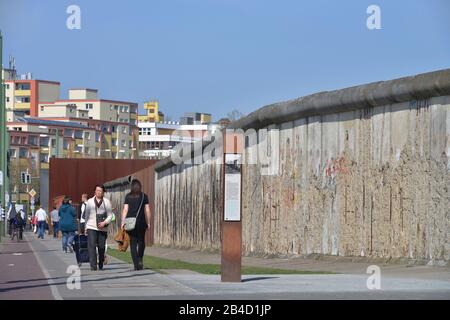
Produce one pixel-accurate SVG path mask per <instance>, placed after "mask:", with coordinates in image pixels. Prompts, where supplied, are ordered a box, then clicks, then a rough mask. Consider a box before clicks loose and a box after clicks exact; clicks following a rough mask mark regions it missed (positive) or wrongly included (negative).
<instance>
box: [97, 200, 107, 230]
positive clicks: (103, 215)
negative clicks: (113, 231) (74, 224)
mask: <svg viewBox="0 0 450 320" xmlns="http://www.w3.org/2000/svg"><path fill="white" fill-rule="evenodd" d="M102 204H103V207H104V208H105V212H104V213H100V214H99V213H98V209H97V206H95V220H96V222H97V226H98V224H99V223H100V222H103V221H105V220H106V218H108V213H107V212H106V205H105V202H104V201H103V202H102ZM100 206H101V205H100Z"/></svg>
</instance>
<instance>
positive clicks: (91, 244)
mask: <svg viewBox="0 0 450 320" xmlns="http://www.w3.org/2000/svg"><path fill="white" fill-rule="evenodd" d="M107 235H108V233H106V232H102V231H96V230H91V229H88V230H87V237H88V251H89V263H90V265H91V268H94V269H97V250H96V249H97V248H98V261H99V263H100V264H102V265H103V261H105V243H106V237H107Z"/></svg>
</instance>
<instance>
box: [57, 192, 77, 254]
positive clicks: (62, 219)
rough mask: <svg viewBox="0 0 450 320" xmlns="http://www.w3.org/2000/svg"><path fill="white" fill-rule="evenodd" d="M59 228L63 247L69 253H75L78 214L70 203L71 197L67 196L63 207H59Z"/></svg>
mask: <svg viewBox="0 0 450 320" xmlns="http://www.w3.org/2000/svg"><path fill="white" fill-rule="evenodd" d="M58 213H59V229H60V230H61V233H62V249H63V251H64V252H65V253H67V249H69V251H70V253H73V238H74V237H75V231H77V214H76V212H75V209H74V207H72V205H71V204H70V197H69V196H65V197H64V200H63V203H62V205H61V207H59V211H58Z"/></svg>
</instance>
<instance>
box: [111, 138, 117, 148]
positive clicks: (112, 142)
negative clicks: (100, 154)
mask: <svg viewBox="0 0 450 320" xmlns="http://www.w3.org/2000/svg"><path fill="white" fill-rule="evenodd" d="M111 144H112V145H113V146H117V139H114V138H113V139H111Z"/></svg>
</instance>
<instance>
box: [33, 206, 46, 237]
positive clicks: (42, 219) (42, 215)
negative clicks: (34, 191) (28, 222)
mask: <svg viewBox="0 0 450 320" xmlns="http://www.w3.org/2000/svg"><path fill="white" fill-rule="evenodd" d="M36 220H37V224H38V230H39V232H38V239H39V238H40V239H44V228H45V223H46V221H47V212H45V210H44V209H42V208H39V209H38V211H36Z"/></svg>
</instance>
